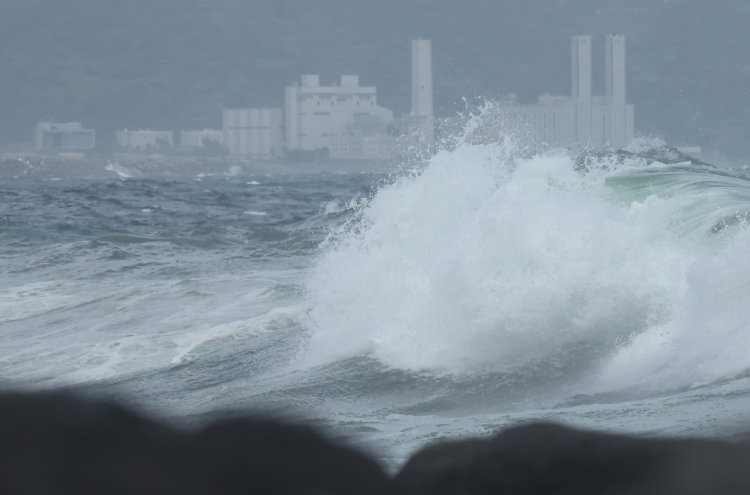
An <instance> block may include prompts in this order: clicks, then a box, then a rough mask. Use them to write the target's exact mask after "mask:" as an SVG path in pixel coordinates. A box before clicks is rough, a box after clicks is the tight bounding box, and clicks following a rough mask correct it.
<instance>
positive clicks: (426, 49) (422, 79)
mask: <svg viewBox="0 0 750 495" xmlns="http://www.w3.org/2000/svg"><path fill="white" fill-rule="evenodd" d="M411 112H412V114H413V115H415V116H421V115H425V116H430V117H431V116H432V115H433V113H432V43H431V42H430V41H429V40H414V41H412V42H411Z"/></svg>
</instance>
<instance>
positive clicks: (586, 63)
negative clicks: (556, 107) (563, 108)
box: [572, 36, 591, 104]
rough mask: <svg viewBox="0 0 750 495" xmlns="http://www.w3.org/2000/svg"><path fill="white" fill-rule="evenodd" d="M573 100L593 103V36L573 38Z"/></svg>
mask: <svg viewBox="0 0 750 495" xmlns="http://www.w3.org/2000/svg"><path fill="white" fill-rule="evenodd" d="M572 45H573V98H575V99H577V100H578V103H583V104H590V103H591V36H573V43H572Z"/></svg>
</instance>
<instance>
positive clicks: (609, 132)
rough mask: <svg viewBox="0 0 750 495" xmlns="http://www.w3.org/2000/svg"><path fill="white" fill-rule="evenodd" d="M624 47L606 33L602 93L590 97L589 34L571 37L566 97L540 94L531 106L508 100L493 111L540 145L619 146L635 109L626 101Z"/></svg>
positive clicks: (627, 138)
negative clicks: (603, 89)
mask: <svg viewBox="0 0 750 495" xmlns="http://www.w3.org/2000/svg"><path fill="white" fill-rule="evenodd" d="M625 48H626V44H625V37H624V36H608V37H607V39H606V60H607V63H606V65H607V66H606V92H605V95H604V96H593V91H592V69H591V67H592V66H591V36H574V37H573V38H572V81H571V83H572V84H571V85H572V94H571V96H551V95H543V96H541V97H539V102H538V104H536V105H516V104H515V102H514V101H512V100H511V101H509V102H508V103H507V104H504V105H501V106H500V107H499V108H498V111H499V112H500V113H502V114H504V116H505V119H506V120H507V123H508V124H510V125H511V126H512V127H514V128H516V129H518V130H520V131H521V132H524V133H526V134H527V135H528V136H529V137H530V138H531V139H532V140H533V141H534V142H536V143H538V144H540V145H545V146H553V147H561V146H565V147H591V148H596V149H601V148H615V149H621V148H624V147H626V146H627V145H629V144H630V143H631V142H632V141H633V138H634V133H635V131H634V113H635V110H634V108H633V105H629V104H627V79H626V57H625Z"/></svg>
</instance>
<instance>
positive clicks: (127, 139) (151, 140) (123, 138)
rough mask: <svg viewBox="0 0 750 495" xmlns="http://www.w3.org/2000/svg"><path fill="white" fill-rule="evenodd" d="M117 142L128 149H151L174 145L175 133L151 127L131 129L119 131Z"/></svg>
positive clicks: (124, 148) (116, 134)
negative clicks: (155, 129)
mask: <svg viewBox="0 0 750 495" xmlns="http://www.w3.org/2000/svg"><path fill="white" fill-rule="evenodd" d="M115 136H116V137H117V144H118V146H120V147H121V148H122V149H123V150H126V151H149V150H153V149H159V148H163V147H165V146H174V133H173V132H172V131H152V130H149V129H145V130H138V131H129V130H127V129H125V130H124V131H117V132H116V133H115Z"/></svg>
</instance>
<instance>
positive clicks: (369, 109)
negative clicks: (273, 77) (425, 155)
mask: <svg viewBox="0 0 750 495" xmlns="http://www.w3.org/2000/svg"><path fill="white" fill-rule="evenodd" d="M285 103H286V104H285V114H284V116H285V124H286V147H287V149H288V150H300V151H315V150H320V149H324V148H327V149H328V150H329V153H330V157H331V158H332V159H344V160H364V159H371V160H374V159H377V158H378V157H379V156H381V155H382V154H383V152H384V151H385V150H386V149H387V148H388V146H389V145H390V144H391V143H390V141H391V139H389V136H388V126H389V125H391V124H392V123H393V111H392V110H388V109H387V108H383V107H381V106H378V104H377V88H375V87H374V86H360V85H359V77H358V76H352V75H345V76H341V84H340V85H331V86H321V85H320V77H319V76H317V75H306V76H302V84H301V85H298V84H293V85H292V86H289V87H287V88H286V98H285Z"/></svg>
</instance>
